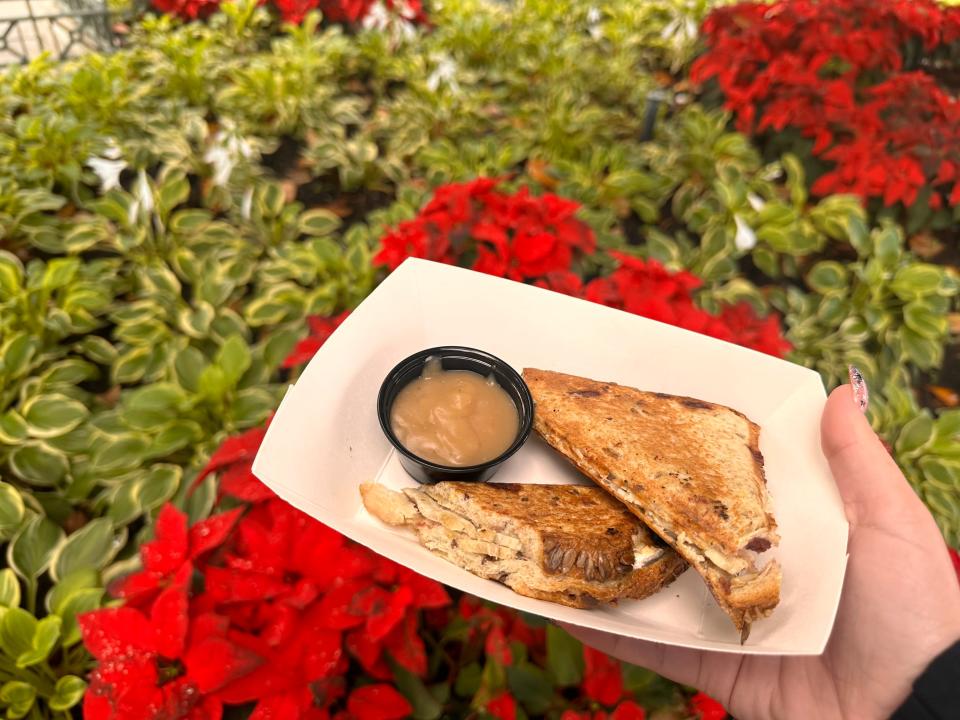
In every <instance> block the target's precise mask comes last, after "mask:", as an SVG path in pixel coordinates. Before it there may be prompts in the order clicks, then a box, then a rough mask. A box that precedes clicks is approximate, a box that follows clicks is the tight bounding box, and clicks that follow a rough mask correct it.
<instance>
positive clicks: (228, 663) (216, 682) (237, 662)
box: [183, 637, 263, 693]
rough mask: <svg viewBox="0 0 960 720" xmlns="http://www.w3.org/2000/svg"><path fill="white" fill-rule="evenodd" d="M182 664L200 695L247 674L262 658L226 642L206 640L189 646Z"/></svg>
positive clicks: (212, 639) (218, 638)
mask: <svg viewBox="0 0 960 720" xmlns="http://www.w3.org/2000/svg"><path fill="white" fill-rule="evenodd" d="M183 662H184V665H186V668H187V677H189V678H190V680H192V681H193V682H194V683H195V684H196V686H197V688H198V689H199V691H200V692H201V693H210V692H213V691H215V690H219V689H220V688H222V687H223V686H224V685H226V684H227V683H230V682H233V681H234V680H236V679H237V678H240V677H243V676H244V675H246V674H248V673H249V672H251V671H252V670H254V669H255V668H256V667H258V666H259V665H260V664H261V663H262V662H263V658H261V657H260V656H258V655H256V654H255V653H252V652H250V651H249V650H246V649H244V648H241V647H238V646H236V645H234V644H233V643H232V642H230V641H229V640H227V639H226V638H221V637H207V638H198V639H197V641H196V642H195V643H191V645H190V647H189V648H187V652H186V654H185V655H184V657H183Z"/></svg>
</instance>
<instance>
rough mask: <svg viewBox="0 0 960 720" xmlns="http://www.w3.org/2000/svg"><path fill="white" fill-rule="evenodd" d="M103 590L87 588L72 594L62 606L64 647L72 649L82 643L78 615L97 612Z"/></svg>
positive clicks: (60, 613)
mask: <svg viewBox="0 0 960 720" xmlns="http://www.w3.org/2000/svg"><path fill="white" fill-rule="evenodd" d="M103 594H104V590H103V588H86V589H83V590H76V591H74V592H72V593H70V595H69V596H67V598H66V600H64V601H63V602H62V603H61V604H60V612H59V615H60V617H62V618H63V645H64V647H70V646H71V645H76V644H77V643H78V642H80V639H81V636H80V625H79V624H78V623H77V615H82V614H83V613H85V612H90V611H91V610H96V609H97V608H98V607H100V603H101V602H102V600H103Z"/></svg>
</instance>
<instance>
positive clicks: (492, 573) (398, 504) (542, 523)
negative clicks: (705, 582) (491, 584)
mask: <svg viewBox="0 0 960 720" xmlns="http://www.w3.org/2000/svg"><path fill="white" fill-rule="evenodd" d="M360 494H361V495H362V497H363V504H364V506H365V507H366V508H367V510H368V511H369V512H370V513H371V514H372V515H374V516H375V517H377V518H379V519H380V520H382V521H384V522H386V523H387V524H389V525H395V526H410V527H412V528H413V529H414V530H415V531H416V534H417V537H418V538H419V540H420V543H421V544H422V545H423V546H424V547H426V548H427V549H429V550H431V551H432V552H434V553H436V554H437V555H439V556H440V557H443V558H444V559H446V560H448V561H450V562H452V563H453V564H454V565H458V566H459V567H461V568H463V569H465V570H468V571H469V572H471V573H473V574H474V575H478V576H480V577H482V578H487V579H490V580H496V581H498V582H501V583H503V584H504V585H507V586H508V587H510V588H511V589H512V590H514V591H515V592H517V593H519V594H520V595H526V596H528V597H532V598H537V599H539V600H549V601H551V602H555V603H560V604H562V605H568V606H571V607H578V608H585V607H592V606H595V605H597V604H598V603H611V602H615V601H617V600H620V599H625V598H637V599H639V598H644V597H647V596H648V595H651V594H653V593H655V592H657V591H658V590H660V589H661V588H663V587H664V586H666V585H667V584H669V583H670V582H671V581H672V580H673V579H674V578H676V577H677V576H678V575H679V574H680V573H681V572H683V570H684V569H686V567H687V565H686V563H685V562H684V561H683V560H682V559H681V558H680V557H679V556H678V555H677V554H676V553H675V552H674V551H673V550H671V549H670V548H669V547H668V546H667V545H666V544H664V543H662V542H661V541H660V540H659V539H658V538H656V536H654V535H653V534H652V533H650V532H649V531H648V530H647V528H646V527H645V526H644V525H643V523H641V522H640V521H639V520H637V518H636V517H634V516H633V515H632V514H631V513H630V512H628V511H627V510H626V509H625V508H624V507H623V505H621V504H620V503H618V502H616V501H615V500H613V499H612V498H611V497H609V495H607V494H606V493H605V492H603V491H602V490H600V489H599V488H597V487H594V486H578V485H525V484H506V483H491V484H485V483H459V482H441V483H437V484H436V485H429V486H423V487H419V488H409V489H406V490H404V491H403V492H397V491H394V490H390V489H389V488H387V487H385V486H383V485H379V484H364V485H361V486H360Z"/></svg>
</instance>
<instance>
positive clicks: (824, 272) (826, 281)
mask: <svg viewBox="0 0 960 720" xmlns="http://www.w3.org/2000/svg"><path fill="white" fill-rule="evenodd" d="M807 284H809V285H810V287H811V288H813V289H814V290H815V291H816V292H818V293H820V294H821V295H827V294H830V293H845V292H846V290H847V286H848V284H849V273H848V272H847V269H846V268H845V267H844V266H843V265H841V264H840V263H838V262H833V261H832V260H828V261H824V262H818V263H817V264H816V265H814V266H813V269H812V270H811V271H810V273H809V274H808V275H807Z"/></svg>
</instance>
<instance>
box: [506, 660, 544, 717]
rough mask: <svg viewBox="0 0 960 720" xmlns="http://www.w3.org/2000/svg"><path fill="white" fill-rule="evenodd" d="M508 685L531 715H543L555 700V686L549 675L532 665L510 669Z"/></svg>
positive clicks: (526, 664)
mask: <svg viewBox="0 0 960 720" xmlns="http://www.w3.org/2000/svg"><path fill="white" fill-rule="evenodd" d="M507 685H508V686H509V688H510V691H511V692H512V693H513V695H514V697H516V699H517V700H519V701H520V702H521V703H523V706H524V708H526V710H527V712H529V713H530V714H531V715H537V716H540V715H543V714H544V713H545V712H546V711H547V709H548V708H549V707H550V705H551V702H552V700H553V684H552V683H551V682H550V678H549V677H548V676H547V673H545V672H544V671H543V670H541V669H540V668H538V667H537V666H536V665H532V664H530V663H524V664H522V665H516V666H512V667H508V668H507Z"/></svg>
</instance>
